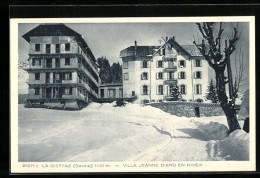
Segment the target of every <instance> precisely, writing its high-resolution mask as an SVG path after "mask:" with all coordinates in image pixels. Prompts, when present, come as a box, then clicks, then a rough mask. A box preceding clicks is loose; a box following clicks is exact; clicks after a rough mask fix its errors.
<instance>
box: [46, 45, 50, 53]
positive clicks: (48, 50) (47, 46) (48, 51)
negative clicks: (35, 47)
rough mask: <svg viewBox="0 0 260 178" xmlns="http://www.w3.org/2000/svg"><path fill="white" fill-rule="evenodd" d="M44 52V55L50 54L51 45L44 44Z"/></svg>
mask: <svg viewBox="0 0 260 178" xmlns="http://www.w3.org/2000/svg"><path fill="white" fill-rule="evenodd" d="M45 50H46V54H50V53H51V44H45Z"/></svg>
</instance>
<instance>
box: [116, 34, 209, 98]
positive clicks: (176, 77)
mask: <svg viewBox="0 0 260 178" xmlns="http://www.w3.org/2000/svg"><path fill="white" fill-rule="evenodd" d="M120 57H121V58H122V61H123V96H124V97H125V98H128V97H134V96H136V97H137V100H138V101H139V102H159V101H163V100H167V99H170V98H171V92H172V89H173V87H178V89H179V92H180V93H181V97H182V100H183V101H192V102H208V101H207V100H206V98H205V95H206V93H207V89H208V85H209V81H210V79H211V78H213V79H214V76H213V75H214V72H213V70H212V69H211V68H210V67H209V65H208V63H207V61H206V60H205V59H204V57H203V56H202V55H201V54H200V52H199V51H198V49H197V48H196V46H195V45H180V44H178V43H177V42H176V40H175V37H172V38H170V39H166V42H165V43H164V44H163V45H162V46H138V45H137V42H136V41H135V45H134V46H130V47H128V48H126V49H124V50H122V51H121V52H120Z"/></svg>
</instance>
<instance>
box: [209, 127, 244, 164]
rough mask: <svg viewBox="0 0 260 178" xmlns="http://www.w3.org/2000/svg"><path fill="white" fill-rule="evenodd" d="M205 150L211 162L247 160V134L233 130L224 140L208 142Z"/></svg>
mask: <svg viewBox="0 0 260 178" xmlns="http://www.w3.org/2000/svg"><path fill="white" fill-rule="evenodd" d="M207 149H208V154H209V157H211V159H213V160H223V159H224V160H240V161H244V160H249V134H248V133H246V132H245V131H243V130H235V131H234V132H232V133H231V134H230V135H229V136H228V137H226V138H225V139H224V140H219V141H215V140H212V141H210V142H209V143H208V144H207Z"/></svg>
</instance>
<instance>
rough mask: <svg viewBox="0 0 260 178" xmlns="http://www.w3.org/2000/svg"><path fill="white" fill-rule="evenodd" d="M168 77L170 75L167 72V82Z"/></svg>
mask: <svg viewBox="0 0 260 178" xmlns="http://www.w3.org/2000/svg"><path fill="white" fill-rule="evenodd" d="M169 75H170V74H169V72H167V79H168V80H169Z"/></svg>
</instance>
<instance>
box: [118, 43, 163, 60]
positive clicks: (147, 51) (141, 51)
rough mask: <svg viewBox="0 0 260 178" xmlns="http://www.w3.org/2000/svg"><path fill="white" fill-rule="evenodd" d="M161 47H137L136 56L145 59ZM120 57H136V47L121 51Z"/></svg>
mask: <svg viewBox="0 0 260 178" xmlns="http://www.w3.org/2000/svg"><path fill="white" fill-rule="evenodd" d="M158 48H160V46H137V50H136V55H137V56H139V57H145V56H147V55H152V54H153V52H154V49H158ZM120 56H135V46H129V47H128V48H126V49H123V50H122V51H120Z"/></svg>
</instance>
